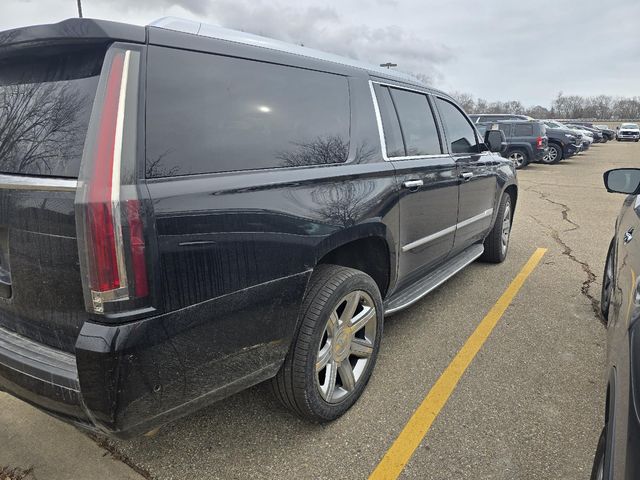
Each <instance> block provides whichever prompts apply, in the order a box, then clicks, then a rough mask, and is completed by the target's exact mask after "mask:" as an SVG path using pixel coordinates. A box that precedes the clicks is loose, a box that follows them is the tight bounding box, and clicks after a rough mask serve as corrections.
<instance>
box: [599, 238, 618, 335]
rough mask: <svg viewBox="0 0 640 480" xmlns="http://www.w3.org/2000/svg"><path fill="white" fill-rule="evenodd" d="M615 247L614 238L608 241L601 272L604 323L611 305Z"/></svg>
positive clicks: (601, 301)
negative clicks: (605, 258)
mask: <svg viewBox="0 0 640 480" xmlns="http://www.w3.org/2000/svg"><path fill="white" fill-rule="evenodd" d="M614 247H615V238H614V239H612V240H611V243H609V250H608V251H607V260H606V262H605V264H604V273H603V274H602V292H601V294H600V314H601V315H602V319H603V320H604V321H605V323H606V322H607V321H608V318H609V307H610V306H611V295H612V294H613V279H614V271H613V267H614V262H613V251H614Z"/></svg>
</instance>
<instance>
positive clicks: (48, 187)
mask: <svg viewBox="0 0 640 480" xmlns="http://www.w3.org/2000/svg"><path fill="white" fill-rule="evenodd" d="M0 188H4V189H9V190H44V191H48V192H75V191H76V189H77V188H78V181H77V180H72V179H68V178H53V177H51V178H46V177H28V176H26V175H4V174H0Z"/></svg>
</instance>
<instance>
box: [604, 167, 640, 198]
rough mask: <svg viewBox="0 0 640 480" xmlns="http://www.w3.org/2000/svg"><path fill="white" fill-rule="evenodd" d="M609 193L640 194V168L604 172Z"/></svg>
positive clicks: (605, 184)
mask: <svg viewBox="0 0 640 480" xmlns="http://www.w3.org/2000/svg"><path fill="white" fill-rule="evenodd" d="M604 186H605V187H606V188H607V192H613V193H626V194H627V195H638V194H640V168H616V169H614V170H609V171H607V172H604Z"/></svg>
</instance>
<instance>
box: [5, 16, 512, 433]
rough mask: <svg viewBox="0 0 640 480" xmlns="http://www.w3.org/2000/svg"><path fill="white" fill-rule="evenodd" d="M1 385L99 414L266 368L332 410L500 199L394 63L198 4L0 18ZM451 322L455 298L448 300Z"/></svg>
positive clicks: (120, 429) (355, 390)
mask: <svg viewBox="0 0 640 480" xmlns="http://www.w3.org/2000/svg"><path fill="white" fill-rule="evenodd" d="M0 107H1V108H0V112H1V113H0V388H1V389H2V390H5V391H7V392H10V393H11V394H13V395H15V396H16V397H18V398H21V399H23V400H25V401H27V402H29V403H31V404H33V405H35V406H37V407H39V408H41V409H43V410H44V411H46V412H48V413H50V414H52V415H55V416H57V417H59V418H61V419H64V420H66V421H69V422H72V423H74V424H76V425H79V426H83V427H85V428H89V429H93V430H95V431H99V432H102V433H104V434H107V435H112V436H115V437H121V438H127V437H130V436H133V435H137V434H140V433H144V432H147V431H149V430H151V429H153V428H155V427H157V426H159V425H161V424H162V423H164V422H167V421H170V420H172V419H175V418H177V417H179V416H181V415H184V414H186V413H188V412H190V411H193V410H194V409H197V408H199V407H201V406H203V405H206V404H209V403H211V402H213V401H215V400H217V399H221V398H223V397H226V396H228V395H230V394H232V393H234V392H237V391H239V390H242V389H244V388H247V387H249V386H251V385H254V384H256V383H258V382H262V381H264V380H268V379H271V383H272V386H273V390H274V392H275V393H276V395H277V396H278V397H279V398H280V400H281V401H282V402H283V403H284V404H285V405H287V406H289V407H290V408H291V409H292V410H294V411H295V412H297V413H298V414H299V415H301V416H303V417H305V418H308V419H311V420H315V421H328V420H332V419H334V418H336V417H338V416H339V415H341V414H342V413H344V412H345V411H346V410H347V409H348V408H349V407H350V406H351V405H352V404H353V403H354V402H355V401H356V400H357V398H358V397H359V396H360V394H361V393H362V391H363V390H364V388H365V386H366V383H367V381H368V379H369V376H370V375H371V372H372V369H373V367H374V364H375V361H376V356H377V354H378V349H379V346H380V340H381V337H382V326H383V318H384V315H385V314H390V313H393V312H395V311H398V310H400V309H402V308H405V307H407V306H409V305H410V304H412V303H413V302H415V301H416V300H418V299H419V298H421V297H422V296H424V295H425V294H426V293H428V292H429V291H430V290H432V289H434V288H435V287H437V286H438V285H440V284H441V283H443V282H444V281H445V280H446V279H447V278H449V277H450V276H452V275H454V274H455V273H456V272H458V271H460V270H461V269H462V268H464V267H465V266H466V265H468V264H469V263H471V262H472V261H474V260H475V259H477V258H482V259H484V260H487V261H490V262H501V261H503V260H504V258H505V256H506V254H507V249H508V242H509V233H510V229H511V221H512V216H513V212H514V209H515V206H516V200H517V195H518V191H517V183H516V177H515V170H514V167H513V164H512V162H510V161H509V160H506V159H503V158H502V157H501V156H500V155H498V154H496V153H492V152H499V151H500V149H501V147H502V145H501V144H502V140H503V138H504V137H503V135H502V134H501V133H500V132H499V131H494V132H489V133H488V134H487V135H486V136H485V138H484V139H481V138H480V137H479V136H478V134H477V132H476V130H475V128H474V127H473V126H472V124H471V123H470V121H469V119H468V117H467V116H466V115H465V114H464V112H463V111H462V110H461V109H460V108H459V107H458V106H457V105H456V104H455V102H454V101H453V100H452V99H451V98H450V97H449V96H447V95H446V94H444V93H442V92H439V91H437V90H433V89H431V88H428V87H425V86H424V85H422V84H420V83H418V82H417V81H415V80H414V79H412V77H408V76H405V75H402V74H399V73H396V72H392V71H387V70H381V69H377V68H374V67H369V66H366V65H362V64H359V63H356V62H353V61H352V60H349V59H345V58H341V57H336V56H333V55H329V54H324V53H320V52H315V51H313V50H309V49H306V48H303V47H298V46H294V45H288V44H283V43H280V42H276V41H273V40H270V39H265V38H260V37H255V36H252V35H247V34H244V33H242V32H235V31H229V30H224V29H219V28H216V27H210V26H207V25H202V24H199V23H195V22H188V21H182V20H177V19H164V20H161V21H159V22H156V23H155V24H154V25H152V26H148V27H138V26H131V25H123V24H116V23H111V22H104V21H96V20H86V19H72V20H67V21H64V22H61V23H58V24H54V25H43V26H36V27H27V28H22V29H17V30H12V31H7V32H4V33H0ZM452 321H455V319H452Z"/></svg>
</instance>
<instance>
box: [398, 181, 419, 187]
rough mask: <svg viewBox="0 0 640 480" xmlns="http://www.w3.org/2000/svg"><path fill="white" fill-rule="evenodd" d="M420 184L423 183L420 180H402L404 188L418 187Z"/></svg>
mask: <svg viewBox="0 0 640 480" xmlns="http://www.w3.org/2000/svg"><path fill="white" fill-rule="evenodd" d="M422 185H424V182H423V181H422V180H407V181H406V182H402V186H403V187H404V188H418V187H421V186H422Z"/></svg>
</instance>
